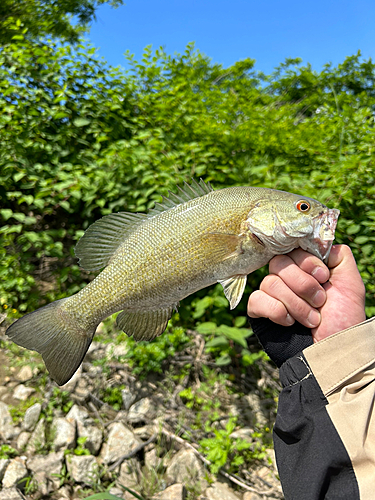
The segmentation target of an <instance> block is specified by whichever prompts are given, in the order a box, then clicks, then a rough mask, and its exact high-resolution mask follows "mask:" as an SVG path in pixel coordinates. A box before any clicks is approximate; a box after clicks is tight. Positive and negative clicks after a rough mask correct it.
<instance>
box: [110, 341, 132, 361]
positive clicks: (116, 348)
mask: <svg viewBox="0 0 375 500" xmlns="http://www.w3.org/2000/svg"><path fill="white" fill-rule="evenodd" d="M128 352H129V347H128V346H127V345H126V344H117V345H114V344H108V345H107V347H106V350H105V355H106V358H107V359H113V358H120V357H121V356H126V355H127V353H128Z"/></svg>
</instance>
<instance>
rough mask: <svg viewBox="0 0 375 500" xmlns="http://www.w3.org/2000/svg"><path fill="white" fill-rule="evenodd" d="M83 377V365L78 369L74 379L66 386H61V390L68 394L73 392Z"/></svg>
mask: <svg viewBox="0 0 375 500" xmlns="http://www.w3.org/2000/svg"><path fill="white" fill-rule="evenodd" d="M81 375H82V365H81V366H80V367H79V368H78V370H77V371H76V372H75V374H74V375H73V377H72V378H71V379H70V380H68V382H67V383H66V384H64V385H62V386H61V390H62V391H67V392H73V391H74V389H75V388H76V386H77V384H78V382H79V380H80V378H81Z"/></svg>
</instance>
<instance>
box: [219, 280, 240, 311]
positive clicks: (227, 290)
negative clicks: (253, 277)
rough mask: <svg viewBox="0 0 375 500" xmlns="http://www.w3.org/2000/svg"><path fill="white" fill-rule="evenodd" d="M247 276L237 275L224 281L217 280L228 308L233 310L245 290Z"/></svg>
mask: <svg viewBox="0 0 375 500" xmlns="http://www.w3.org/2000/svg"><path fill="white" fill-rule="evenodd" d="M246 280H247V275H246V274H244V275H242V274H238V275H236V276H231V277H230V278H227V279H225V280H218V282H219V283H220V284H221V285H222V287H223V288H224V294H225V296H226V298H227V299H228V300H229V304H230V308H231V309H234V308H235V307H236V306H237V305H238V303H239V301H240V300H241V298H242V295H243V291H244V290H245V285H246Z"/></svg>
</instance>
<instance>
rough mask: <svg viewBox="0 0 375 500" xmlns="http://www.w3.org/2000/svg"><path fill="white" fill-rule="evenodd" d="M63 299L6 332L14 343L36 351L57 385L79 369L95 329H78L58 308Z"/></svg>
mask: <svg viewBox="0 0 375 500" xmlns="http://www.w3.org/2000/svg"><path fill="white" fill-rule="evenodd" d="M66 300H67V299H60V300H56V302H52V303H51V304H48V305H47V306H44V307H41V308H40V309H37V310H36V311H34V312H32V313H29V314H26V315H25V316H23V317H22V318H20V319H18V320H17V321H15V322H14V323H13V324H12V325H11V326H10V327H9V328H8V330H7V332H6V334H7V335H8V337H9V339H10V340H12V341H13V342H15V343H16V344H18V345H20V346H22V347H26V348H27V349H31V350H33V351H37V352H39V353H40V354H41V355H42V357H43V360H44V362H45V364H46V367H47V369H48V371H49V373H50V375H51V377H52V378H53V379H54V380H55V381H56V382H57V383H58V384H59V385H63V384H65V383H66V382H67V381H68V380H69V379H70V378H71V377H72V376H73V374H74V372H75V371H76V370H77V369H78V367H79V365H80V364H81V362H82V360H83V358H84V356H85V354H86V352H87V349H88V348H89V346H90V344H91V340H92V337H93V336H94V333H95V330H96V327H95V328H93V329H92V330H91V331H84V330H83V329H82V328H80V325H77V324H76V323H77V320H76V319H75V318H73V317H72V316H71V315H70V314H69V311H67V310H66V309H64V310H62V309H61V306H62V304H63V302H65V301H66Z"/></svg>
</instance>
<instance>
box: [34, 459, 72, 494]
mask: <svg viewBox="0 0 375 500" xmlns="http://www.w3.org/2000/svg"><path fill="white" fill-rule="evenodd" d="M63 461H64V452H63V451H60V452H58V453H49V454H48V455H35V456H34V457H32V458H29V459H28V461H27V468H28V469H30V470H31V471H32V472H33V479H34V480H35V481H36V482H37V483H38V492H40V493H41V494H42V495H49V494H50V493H52V492H53V491H56V490H57V488H58V487H59V485H60V480H59V478H58V477H57V475H58V474H61V469H62V466H63Z"/></svg>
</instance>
